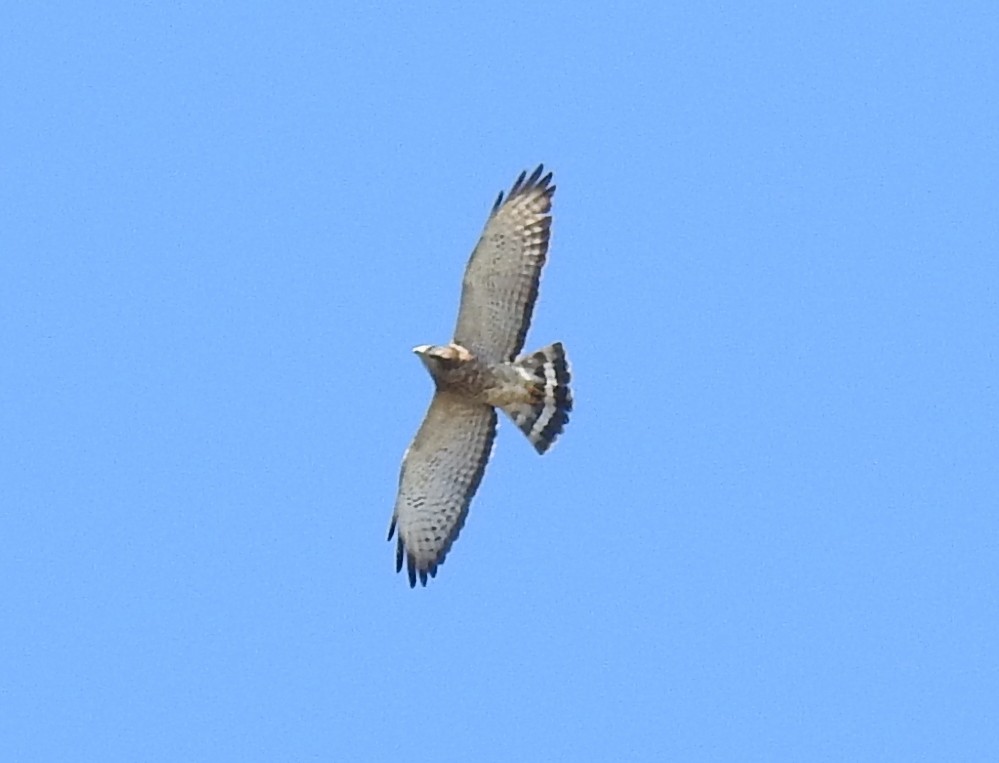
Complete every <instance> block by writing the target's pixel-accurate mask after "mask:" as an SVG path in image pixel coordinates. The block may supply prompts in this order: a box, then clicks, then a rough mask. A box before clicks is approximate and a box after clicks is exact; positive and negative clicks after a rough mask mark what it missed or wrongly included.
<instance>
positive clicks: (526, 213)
mask: <svg viewBox="0 0 999 763" xmlns="http://www.w3.org/2000/svg"><path fill="white" fill-rule="evenodd" d="M543 172H544V165H540V164H539V165H538V167H537V169H535V170H534V172H532V173H531V175H530V177H528V176H527V173H526V172H522V173H521V174H520V176H519V177H518V178H517V180H516V181H515V182H514V184H513V187H512V188H511V189H510V192H509V193H508V194H507V196H506V199H505V200H504V198H503V193H502V192H501V193H500V195H499V197H498V198H497V199H496V203H495V204H494V205H493V209H492V213H491V214H490V216H489V220H488V221H487V222H486V227H485V230H483V232H482V236H481V237H480V238H479V242H478V244H476V246H475V249H474V250H473V251H472V256H471V257H470V258H469V260H468V265H467V267H466V268H465V277H464V279H463V280H462V289H461V307H460V309H459V310H458V324H457V327H456V328H455V332H454V340H455V342H457V343H458V344H460V345H462V346H464V347H467V348H468V349H470V350H471V351H472V352H474V353H476V354H478V355H479V356H481V357H484V358H487V359H490V360H497V361H509V360H513V359H514V357H515V356H516V355H517V354H518V353H519V352H520V351H521V349H522V348H523V346H524V339H525V338H526V336H527V329H528V327H529V326H530V324H531V313H532V311H533V310H534V303H535V301H536V300H537V298H538V283H539V281H540V279H541V269H542V267H544V264H545V258H546V256H547V254H548V240H549V238H550V235H551V222H552V218H551V214H550V212H551V208H552V196H553V195H554V193H555V186H553V185H551V180H552V173H551V172H549V173H548V174H547V175H544V176H543V177H542V173H543Z"/></svg>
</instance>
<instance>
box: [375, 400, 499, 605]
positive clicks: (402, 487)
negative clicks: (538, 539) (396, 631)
mask: <svg viewBox="0 0 999 763" xmlns="http://www.w3.org/2000/svg"><path fill="white" fill-rule="evenodd" d="M495 436H496V411H495V409H493V408H492V407H491V406H488V405H481V404H479V403H472V402H469V401H468V400H466V399H464V398H462V397H460V396H458V395H455V394H453V393H450V392H446V391H438V392H437V393H436V394H435V395H434V399H433V400H432V401H431V403H430V409H429V410H428V411H427V415H426V418H425V419H424V420H423V424H422V425H421V426H420V429H419V431H418V432H417V433H416V438H415V439H414V440H413V443H412V445H410V446H409V450H407V451H406V455H405V457H404V458H403V460H402V473H401V474H400V475H399V495H398V497H397V498H396V502H395V511H394V512H393V514H392V524H391V525H390V526H389V533H388V537H389V540H391V539H392V535H393V533H395V532H396V531H398V534H399V536H398V541H397V546H396V559H395V566H396V572H398V571H399V570H401V569H402V563H403V559H405V560H406V571H407V572H408V574H409V585H410V586H415V585H416V579H417V577H419V579H420V582H421V583H422V584H423V585H426V584H427V575H429V576H430V577H434V576H435V575H436V574H437V566H438V565H439V564H443V562H444V557H445V556H446V555H447V552H448V550H449V549H450V548H451V544H452V543H453V542H454V541H455V539H456V538H457V537H458V533H459V532H460V531H461V528H462V525H464V524H465V517H466V516H467V514H468V504H469V503H470V502H471V500H472V496H474V495H475V491H476V490H477V489H478V487H479V483H480V482H481V481H482V475H483V473H484V472H485V469H486V462H487V461H488V460H489V453H490V451H491V450H492V447H493V439H494V438H495Z"/></svg>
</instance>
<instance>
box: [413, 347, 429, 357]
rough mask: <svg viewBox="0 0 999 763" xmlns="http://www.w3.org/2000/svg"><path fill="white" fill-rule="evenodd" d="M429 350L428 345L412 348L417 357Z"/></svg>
mask: <svg viewBox="0 0 999 763" xmlns="http://www.w3.org/2000/svg"><path fill="white" fill-rule="evenodd" d="M429 349H430V345H429V344H418V345H417V346H416V347H414V348H413V352H415V353H416V354H417V355H423V354H425V353H426V351H427V350H429Z"/></svg>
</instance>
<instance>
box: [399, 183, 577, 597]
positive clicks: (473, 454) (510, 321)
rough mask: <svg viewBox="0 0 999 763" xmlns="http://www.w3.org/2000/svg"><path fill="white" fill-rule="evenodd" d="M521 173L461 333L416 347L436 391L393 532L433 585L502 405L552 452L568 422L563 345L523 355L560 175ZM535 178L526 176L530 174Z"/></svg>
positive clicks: (415, 569)
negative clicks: (555, 181)
mask: <svg viewBox="0 0 999 763" xmlns="http://www.w3.org/2000/svg"><path fill="white" fill-rule="evenodd" d="M541 173H542V168H541V167H540V166H539V167H538V168H537V169H536V170H535V171H534V173H533V174H532V175H531V176H530V178H526V173H522V174H521V175H520V177H519V178H518V179H517V181H516V182H515V183H514V185H513V188H512V189H511V190H510V193H509V195H508V197H507V199H506V201H505V203H504V200H503V194H502V193H501V194H500V195H499V198H498V199H497V200H496V204H495V205H494V206H493V211H492V214H491V215H490V218H489V221H488V222H487V223H486V229H485V231H484V232H483V234H482V238H481V239H480V240H479V243H478V245H477V246H476V247H475V250H474V251H473V252H472V256H471V258H470V259H469V262H468V266H467V268H466V270H465V277H464V280H463V282H462V298H461V308H460V310H459V313H458V325H457V327H456V329H455V338H454V341H452V342H451V343H449V344H446V345H420V346H419V347H415V348H414V349H413V351H414V352H415V353H416V354H417V355H418V356H419V357H420V360H422V361H423V363H424V365H425V366H426V368H427V370H428V371H429V372H430V375H431V377H432V378H433V380H434V384H435V387H436V391H435V394H434V398H433V400H432V401H431V403H430V409H429V410H428V411H427V415H426V418H425V419H424V421H423V424H422V425H421V426H420V429H419V431H418V432H417V434H416V437H415V439H414V440H413V443H412V444H411V445H410V447H409V449H408V450H407V451H406V455H405V456H404V457H403V464H402V473H401V474H400V477H399V495H398V498H397V499H396V506H395V511H394V512H393V514H392V523H391V525H390V527H389V539H390V540H391V538H392V536H393V534H394V533H395V532H396V531H398V541H397V550H396V568H397V569H399V570H401V569H402V565H403V562H404V561H405V562H406V567H407V572H408V575H409V583H410V585H411V586H415V585H416V580H417V578H419V580H420V582H421V583H423V584H424V585H426V583H427V576H428V575H429V576H430V577H433V576H434V575H436V573H437V567H438V565H439V564H441V563H443V561H444V557H445V556H446V554H447V552H448V550H449V549H450V547H451V544H452V543H453V542H454V540H455V539H456V538H457V537H458V533H459V531H460V530H461V527H462V525H463V524H464V521H465V517H466V515H467V513H468V506H469V503H470V502H471V500H472V496H473V495H474V494H475V491H476V490H477V489H478V486H479V482H480V481H481V480H482V475H483V473H484V471H485V467H486V462H487V461H488V460H489V454H490V452H491V450H492V444H493V440H494V438H495V434H496V408H499V409H501V410H503V411H504V412H506V413H507V414H508V415H509V416H510V418H511V419H513V421H514V423H516V424H517V426H518V427H519V428H520V430H521V431H522V432H524V434H525V435H526V436H527V437H528V439H529V440H530V441H531V444H532V445H534V447H535V449H536V450H537V451H538V453H544V452H545V451H546V450H547V449H548V448H549V447H550V446H551V444H552V443H553V442H554V440H555V438H556V437H558V435H559V433H560V432H561V431H562V428H563V427H564V426H565V424H566V423H567V422H568V420H569V416H568V414H569V411H571V410H572V395H571V392H570V391H569V378H570V376H569V367H568V362H567V361H566V357H565V352H564V351H563V349H562V345H561V344H559V343H556V344H553V345H549V346H548V347H545V348H543V349H541V350H538V351H537V352H534V353H530V354H528V355H523V356H518V353H519V352H520V350H521V348H522V347H523V344H524V338H525V336H526V334H527V328H528V326H529V324H530V320H531V312H532V309H533V306H534V302H535V300H536V299H537V294H538V282H539V279H540V276H541V268H542V266H543V265H544V262H545V257H546V255H547V252H548V240H549V230H550V227H551V216H550V215H549V214H548V213H549V212H550V210H551V198H552V195H553V194H554V192H555V187H554V186H552V185H550V182H551V173H549V174H548V175H546V176H544V177H541ZM525 178H526V180H525Z"/></svg>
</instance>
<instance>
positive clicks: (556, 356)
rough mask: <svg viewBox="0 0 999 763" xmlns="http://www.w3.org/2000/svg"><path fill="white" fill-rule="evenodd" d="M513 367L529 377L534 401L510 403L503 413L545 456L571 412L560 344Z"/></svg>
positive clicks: (528, 356)
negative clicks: (521, 370)
mask: <svg viewBox="0 0 999 763" xmlns="http://www.w3.org/2000/svg"><path fill="white" fill-rule="evenodd" d="M516 364H517V365H518V366H519V367H520V368H522V369H524V370H525V371H527V372H528V373H529V374H530V375H531V377H532V381H531V383H532V395H533V396H534V397H535V398H536V400H535V401H534V402H531V403H513V404H511V405H507V406H504V408H503V410H505V411H506V412H507V413H508V414H509V415H510V418H512V419H513V421H514V423H515V424H516V425H517V426H518V427H519V428H520V431H521V432H523V433H524V434H526V435H527V439H528V440H530V441H531V444H532V445H533V446H534V448H535V450H537V451H538V453H544V452H545V451H546V450H548V448H550V447H551V444H552V443H553V442H555V438H556V437H558V436H559V434H560V433H561V432H562V429H563V427H565V425H566V423H568V421H569V411H571V410H572V392H571V391H570V389H569V379H570V378H571V377H570V374H569V362H568V361H567V360H566V357H565V350H563V349H562V343H561V342H556V343H555V344H553V345H549V346H548V347H545V348H543V349H541V350H538V351H537V352H533V353H531V354H530V355H524V356H522V357H520V358H518V359H517V361H516Z"/></svg>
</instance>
